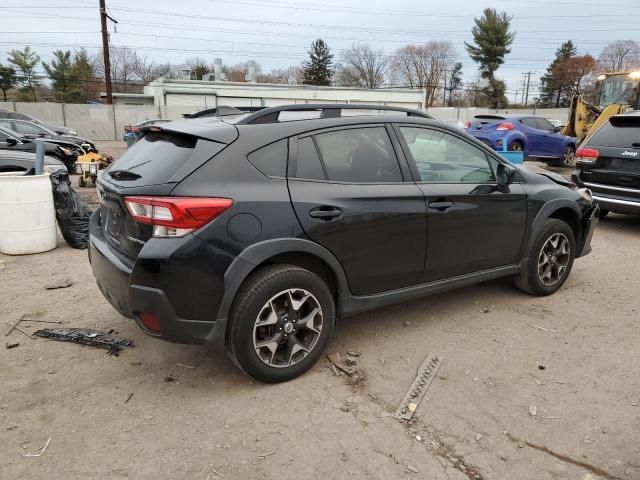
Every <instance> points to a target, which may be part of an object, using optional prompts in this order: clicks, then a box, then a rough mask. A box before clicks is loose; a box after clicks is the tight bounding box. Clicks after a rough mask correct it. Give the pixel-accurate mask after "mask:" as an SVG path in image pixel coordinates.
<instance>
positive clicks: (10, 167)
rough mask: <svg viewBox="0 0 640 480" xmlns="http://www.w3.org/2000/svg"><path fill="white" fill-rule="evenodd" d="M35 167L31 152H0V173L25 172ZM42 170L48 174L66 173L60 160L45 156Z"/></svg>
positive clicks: (33, 154) (34, 155) (34, 157)
mask: <svg viewBox="0 0 640 480" xmlns="http://www.w3.org/2000/svg"><path fill="white" fill-rule="evenodd" d="M35 165H36V154H35V153H31V152H16V151H11V150H0V172H27V171H29V170H31V169H32V168H35ZM44 170H45V171H46V172H49V173H53V172H57V171H58V170H64V171H65V172H66V171H67V167H65V166H64V163H62V162H61V161H60V160H58V159H56V158H53V157H50V156H48V155H45V157H44Z"/></svg>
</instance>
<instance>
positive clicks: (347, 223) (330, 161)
mask: <svg viewBox="0 0 640 480" xmlns="http://www.w3.org/2000/svg"><path fill="white" fill-rule="evenodd" d="M393 141H394V142H395V148H396V149H399V145H398V143H397V140H395V139H394V140H393ZM409 178H410V173H409V171H408V167H407V165H406V163H404V164H401V163H399V162H398V158H397V156H396V152H395V149H394V145H393V144H392V139H391V137H390V135H389V130H388V127H386V126H385V125H368V126H358V127H357V128H353V127H349V128H341V129H334V130H328V131H327V130H325V131H322V132H313V134H307V135H304V136H301V137H298V138H295V139H292V140H291V148H290V161H289V168H288V184H289V192H290V195H291V200H292V202H293V206H294V209H295V211H296V215H297V216H298V219H299V221H300V224H301V225H302V228H303V229H304V231H305V233H306V234H307V235H308V236H309V238H311V239H312V240H314V241H316V242H317V243H319V244H321V245H323V246H324V247H326V248H327V249H328V250H330V251H331V252H332V253H333V255H335V256H336V258H337V259H338V260H339V261H340V262H341V264H342V266H343V267H344V270H345V273H346V276H347V279H348V282H349V287H350V289H351V291H352V293H353V294H355V295H366V294H372V293H378V292H383V291H388V290H393V289H397V288H402V287H406V286H409V285H414V284H417V283H418V282H419V281H420V279H421V277H422V274H423V269H424V259H425V246H426V235H427V224H426V218H425V214H426V207H425V203H424V197H423V195H422V192H421V191H420V189H419V188H418V187H417V186H416V185H415V184H414V183H413V182H411V181H409V182H407V181H405V180H407V179H409Z"/></svg>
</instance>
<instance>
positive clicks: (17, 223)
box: [0, 173, 57, 255]
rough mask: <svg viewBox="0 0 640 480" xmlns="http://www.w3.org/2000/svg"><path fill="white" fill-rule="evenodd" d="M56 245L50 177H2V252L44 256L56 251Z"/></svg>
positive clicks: (0, 188) (0, 192) (0, 202)
mask: <svg viewBox="0 0 640 480" xmlns="http://www.w3.org/2000/svg"><path fill="white" fill-rule="evenodd" d="M56 243H57V229H56V215H55V210H54V208H53V191H52V189H51V181H50V180H49V174H48V173H45V174H44V175H16V174H15V173H0V252H1V253H6V254H8V255H24V254H29V253H40V252H46V251H48V250H53V249H54V248H56Z"/></svg>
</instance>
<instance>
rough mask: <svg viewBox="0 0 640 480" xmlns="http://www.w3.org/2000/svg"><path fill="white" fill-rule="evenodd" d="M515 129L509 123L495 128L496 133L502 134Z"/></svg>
mask: <svg viewBox="0 0 640 480" xmlns="http://www.w3.org/2000/svg"><path fill="white" fill-rule="evenodd" d="M514 128H516V127H515V125H514V124H513V123H509V122H503V123H501V124H500V125H498V126H497V127H496V131H498V132H504V131H506V130H513V129H514Z"/></svg>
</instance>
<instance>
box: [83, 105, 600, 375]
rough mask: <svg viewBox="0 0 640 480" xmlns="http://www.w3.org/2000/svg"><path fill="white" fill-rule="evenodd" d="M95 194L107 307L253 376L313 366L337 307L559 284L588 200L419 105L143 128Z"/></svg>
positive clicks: (283, 110) (96, 251) (287, 111)
mask: <svg viewBox="0 0 640 480" xmlns="http://www.w3.org/2000/svg"><path fill="white" fill-rule="evenodd" d="M98 193H99V198H100V203H101V206H100V208H99V209H98V210H97V211H96V212H95V213H94V214H93V216H92V217H91V222H90V249H89V258H90V261H91V264H92V268H93V271H94V274H95V276H96V278H97V281H98V286H99V287H100V289H101V291H102V292H103V294H104V296H105V297H106V298H107V299H108V300H109V301H110V302H111V304H112V305H113V306H114V307H115V308H116V309H117V310H118V311H119V312H120V313H122V314H123V315H125V316H127V317H130V318H134V319H135V320H136V322H137V323H138V325H139V326H140V327H141V328H142V329H143V330H144V331H145V332H146V333H148V334H149V335H153V336H156V337H160V338H163V339H166V340H170V341H174V342H187V343H213V344H217V345H218V346H220V347H224V348H225V350H226V352H227V353H228V354H229V356H230V357H231V358H232V359H233V361H234V362H235V363H236V364H237V365H238V366H239V367H240V368H241V369H242V370H243V371H244V372H246V373H247V374H249V375H250V376H252V377H254V378H256V379H259V380H262V381H267V382H278V381H283V380H288V379H291V378H293V377H296V376H298V375H300V374H301V373H302V372H304V371H306V370H307V369H309V368H310V367H311V366H312V365H313V364H314V362H315V361H316V360H318V358H319V357H320V355H321V354H322V351H323V350H324V349H325V347H326V346H327V344H328V342H329V340H330V338H331V336H332V333H333V330H334V325H335V321H336V319H337V318H340V317H346V316H348V315H351V314H354V313H358V312H363V311H365V310H369V309H374V308H377V307H381V306H383V305H389V304H392V303H397V302H403V301H408V300H411V299H414V298H417V297H421V296H423V295H426V294H431V293H435V292H441V291H443V290H448V289H452V288H456V287H461V286H465V285H469V284H472V283H476V282H480V281H484V280H490V279H494V278H497V277H503V276H513V277H514V278H515V281H516V284H517V285H518V286H519V287H520V288H521V289H523V290H525V291H527V292H529V293H531V294H535V295H548V294H551V293H553V292H555V291H556V290H557V289H558V288H560V286H561V285H562V284H563V283H564V281H565V280H566V279H567V276H568V275H569V272H570V270H571V266H572V264H573V260H574V258H576V257H580V256H581V255H584V254H585V253H587V252H588V251H589V250H590V246H589V245H590V239H591V235H592V231H593V225H592V222H593V218H594V214H595V209H596V207H594V205H593V204H592V201H591V197H590V194H589V192H588V191H587V190H578V189H577V188H576V186H575V185H573V184H572V183H571V182H569V181H568V180H566V179H564V178H563V177H560V176H559V175H555V174H553V173H550V172H547V171H544V170H542V171H540V173H533V172H531V171H529V170H527V169H524V168H518V167H515V166H513V165H511V164H509V163H508V162H507V161H505V160H504V159H503V158H502V157H500V156H499V155H498V154H497V153H496V152H494V151H493V150H491V149H490V148H488V147H486V146H485V145H483V144H482V143H480V142H479V141H477V140H475V139H474V138H473V137H471V136H469V135H467V134H466V133H464V132H462V131H460V130H459V129H457V128H453V127H449V126H448V125H446V124H445V123H443V122H440V121H437V120H433V119H432V118H430V117H429V116H428V115H425V114H423V113H421V112H418V111H415V110H408V109H400V108H392V107H366V106H354V105H297V106H295V105H294V106H285V107H273V108H268V109H264V110H261V111H259V112H255V113H251V114H244V115H240V116H237V117H235V118H233V119H231V118H228V117H227V118H226V119H224V120H223V119H220V118H204V119H192V120H182V121H177V122H172V123H167V124H163V125H159V126H153V127H148V128H146V129H143V135H142V137H141V138H140V140H139V141H138V142H137V143H136V144H135V145H134V146H133V147H132V148H130V149H129V150H128V151H127V152H126V153H125V154H124V155H123V156H122V157H121V158H120V159H119V160H117V161H116V162H115V163H113V164H112V165H111V166H110V167H109V168H108V169H107V170H105V172H104V174H103V175H102V176H101V177H99V179H98Z"/></svg>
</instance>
